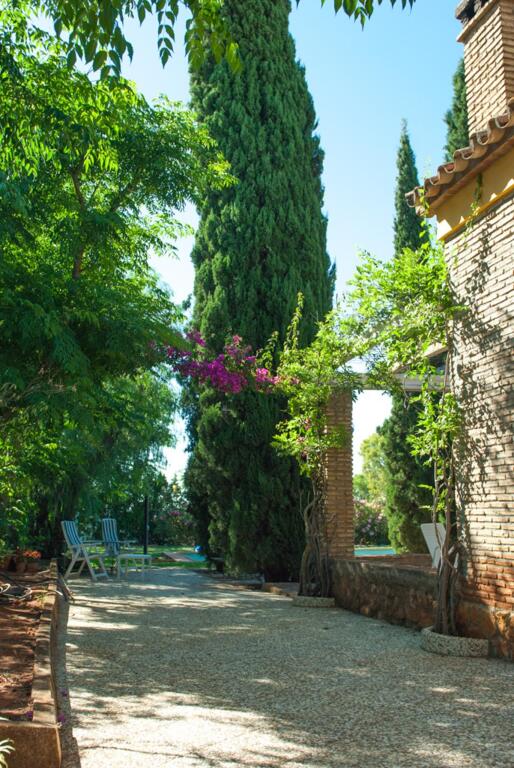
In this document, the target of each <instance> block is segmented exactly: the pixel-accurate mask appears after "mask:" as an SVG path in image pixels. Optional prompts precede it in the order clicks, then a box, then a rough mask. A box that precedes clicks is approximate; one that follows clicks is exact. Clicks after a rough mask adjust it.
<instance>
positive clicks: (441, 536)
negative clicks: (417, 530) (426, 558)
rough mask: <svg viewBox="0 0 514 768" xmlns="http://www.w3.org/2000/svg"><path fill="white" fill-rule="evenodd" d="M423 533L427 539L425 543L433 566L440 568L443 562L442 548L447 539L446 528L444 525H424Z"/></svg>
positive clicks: (422, 527)
mask: <svg viewBox="0 0 514 768" xmlns="http://www.w3.org/2000/svg"><path fill="white" fill-rule="evenodd" d="M421 533H422V534H423V536H424V537H425V542H426V545H427V547H428V551H429V552H430V556H431V558H432V566H433V567H434V568H439V563H440V562H441V548H442V546H443V542H444V540H445V537H446V528H445V527H444V525H443V524H442V523H436V524H435V525H434V523H423V524H422V526H421Z"/></svg>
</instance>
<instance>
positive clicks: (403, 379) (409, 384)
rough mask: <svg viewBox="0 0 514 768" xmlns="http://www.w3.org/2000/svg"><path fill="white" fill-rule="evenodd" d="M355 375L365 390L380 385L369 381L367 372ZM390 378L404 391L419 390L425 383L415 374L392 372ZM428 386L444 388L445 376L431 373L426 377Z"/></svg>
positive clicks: (433, 388)
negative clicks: (431, 374)
mask: <svg viewBox="0 0 514 768" xmlns="http://www.w3.org/2000/svg"><path fill="white" fill-rule="evenodd" d="M355 377H356V378H357V379H358V380H359V381H360V382H361V384H362V388H363V389H365V390H380V389H381V387H377V385H376V384H373V383H370V381H369V380H370V377H369V376H368V374H367V373H358V374H355ZM392 378H393V379H395V380H396V381H397V382H398V384H399V385H400V386H401V388H402V389H403V390H404V392H421V390H422V389H423V386H424V384H425V382H424V380H423V379H420V378H419V377H417V376H408V375H407V374H405V373H393V374H392ZM428 388H429V389H431V390H434V391H436V390H440V391H442V390H443V389H444V388H445V377H444V376H438V375H433V376H430V377H429V379H428Z"/></svg>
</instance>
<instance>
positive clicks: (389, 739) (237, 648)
mask: <svg viewBox="0 0 514 768" xmlns="http://www.w3.org/2000/svg"><path fill="white" fill-rule="evenodd" d="M70 586H71V587H72V588H73V589H74V591H75V594H76V598H77V602H76V603H75V604H74V605H72V606H71V607H70V617H69V627H68V634H67V664H68V679H69V688H70V699H68V698H67V697H66V698H65V699H64V700H63V705H64V706H65V707H67V706H68V703H69V701H70V700H71V705H72V710H73V726H74V735H75V737H76V739H77V740H78V748H79V751H80V756H81V766H82V768H107V766H108V767H109V768H127V766H137V767H138V768H241V767H242V766H245V767H246V768H275V766H287V767H288V768H300V766H302V767H303V768H344V767H346V766H351V767H352V768H368V766H369V767H370V768H371V767H374V766H376V767H377V768H421V767H422V768H500V767H501V768H505V766H506V765H509V764H510V762H511V758H512V751H511V750H512V743H514V709H513V697H512V691H513V689H514V668H513V666H512V665H510V664H508V663H506V662H502V661H496V660H491V659H489V660H486V659H451V658H440V657H438V656H433V655H430V654H427V653H425V652H424V651H422V650H420V648H419V634H418V633H417V632H415V631H413V630H410V629H406V628H402V627H397V626H391V625H389V624H386V623H383V622H381V621H377V620H374V619H367V618H365V617H363V616H360V615H355V614H352V613H348V612H346V611H342V610H339V609H304V608H303V609H302V608H296V607H293V605H292V604H291V601H290V600H289V599H288V598H285V597H280V596H275V595H271V594H267V593H262V592H252V591H248V590H243V589H236V588H234V587H230V586H229V585H227V584H226V583H223V582H222V581H217V580H215V579H212V578H211V577H209V576H208V575H202V574H200V573H198V572H194V571H191V570H186V569H183V568H160V569H154V570H153V571H150V572H149V573H147V576H146V580H145V581H143V580H142V579H141V577H140V576H135V575H132V577H131V579H130V581H125V582H123V581H122V582H121V583H118V582H115V581H109V582H99V583H97V584H93V583H91V582H90V581H89V580H87V579H80V580H75V581H71V582H70ZM63 735H64V744H65V759H64V763H63V768H78V762H77V758H76V755H74V753H73V749H71V750H70V749H69V746H70V744H71V745H72V740H71V734H70V730H69V725H68V724H67V725H65V727H64V729H63Z"/></svg>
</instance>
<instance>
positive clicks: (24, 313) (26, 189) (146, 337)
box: [0, 10, 230, 554]
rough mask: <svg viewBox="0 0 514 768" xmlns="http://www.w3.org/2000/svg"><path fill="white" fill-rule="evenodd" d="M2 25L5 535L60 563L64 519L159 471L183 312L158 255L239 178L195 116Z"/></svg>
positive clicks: (0, 414)
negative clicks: (95, 78) (188, 217)
mask: <svg viewBox="0 0 514 768" xmlns="http://www.w3.org/2000/svg"><path fill="white" fill-rule="evenodd" d="M6 14H7V12H5V14H3V16H2V21H3V22H5V19H6ZM8 15H9V20H10V23H11V31H12V36H11V37H10V36H9V35H7V33H6V27H5V26H4V27H3V28H2V30H1V34H2V35H4V42H5V41H6V40H7V42H6V44H5V45H4V46H0V56H1V57H2V65H3V66H2V77H1V78H0V96H1V98H0V113H1V114H0V124H1V125H2V131H3V134H2V143H1V149H0V181H1V183H0V214H1V215H0V255H1V258H0V293H1V295H2V302H1V304H0V422H1V424H2V428H1V430H0V507H1V515H0V520H1V524H0V538H3V539H5V540H6V541H7V543H8V544H9V545H10V546H12V545H16V544H18V543H30V544H32V545H36V544H37V545H38V546H41V547H42V548H43V549H44V550H45V552H46V553H47V554H50V553H55V552H59V543H60V530H59V520H60V519H61V518H62V517H72V516H74V515H75V514H77V513H78V512H80V515H81V520H84V522H86V523H87V520H88V519H89V518H91V519H93V518H95V516H96V519H97V518H98V516H99V513H100V512H101V510H102V508H103V505H104V504H105V502H106V500H109V498H110V495H111V494H116V493H121V494H123V493H127V492H128V489H130V487H131V485H132V486H133V485H134V484H136V483H137V478H138V477H139V476H140V475H144V474H145V473H148V472H149V473H150V474H152V472H153V473H154V474H155V473H156V472H157V471H158V467H159V464H160V448H161V446H164V445H169V444H170V443H171V442H172V436H171V434H170V427H169V424H170V420H171V415H172V413H173V411H174V409H175V405H176V403H175V399H176V398H175V396H174V395H173V393H172V392H171V391H170V389H169V384H168V380H167V376H168V375H169V374H167V373H165V371H164V370H161V369H160V368H159V366H158V365H157V363H158V356H157V354H156V352H155V351H154V348H153V346H152V345H155V344H157V345H166V344H170V343H173V342H174V341H175V340H176V338H177V332H176V330H175V329H176V327H177V325H178V324H179V323H180V322H181V319H182V315H181V312H180V311H179V310H178V308H177V307H176V306H175V305H174V304H173V302H172V300H171V298H170V296H169V294H168V292H167V290H165V289H164V288H163V287H162V286H161V285H160V284H159V281H158V279H157V277H156V275H155V274H154V273H153V272H152V270H151V269H150V268H149V266H148V261H147V258H148V253H149V252H150V251H153V252H156V253H161V254H168V255H173V250H174V249H173V239H174V238H175V236H176V234H177V233H178V232H180V227H179V226H178V225H177V224H176V219H175V211H176V209H180V208H181V207H182V206H183V205H184V204H185V203H186V202H187V201H193V202H197V201H198V200H200V199H202V198H203V196H204V194H205V191H206V188H207V187H208V186H210V185H214V186H223V185H224V184H226V183H229V180H230V179H229V176H228V174H227V166H226V163H225V161H224V160H223V159H222V158H221V156H220V154H219V152H218V151H217V150H216V148H215V146H214V144H213V142H212V140H211V139H210V137H209V136H208V135H207V133H206V131H205V130H204V129H201V128H199V127H198V125H197V124H196V122H195V120H194V118H193V116H192V115H191V114H189V113H188V112H186V111H184V110H182V109H180V108H178V107H175V106H172V105H170V104H169V103H167V102H165V101H163V102H160V103H158V104H155V105H153V106H151V105H149V104H148V103H147V102H146V101H145V100H144V99H143V98H142V97H141V96H140V95H138V94H137V93H136V92H135V91H134V89H133V87H132V86H131V85H130V84H129V83H127V82H126V81H124V80H122V79H117V80H112V81H105V82H99V83H96V84H95V83H92V82H91V81H90V80H89V79H88V77H86V76H85V75H83V74H81V73H79V72H77V71H75V70H70V69H69V67H68V64H67V62H66V60H65V59H64V57H63V55H62V53H61V51H60V48H59V45H58V44H56V43H55V41H53V40H52V39H51V38H49V37H48V36H46V35H44V34H41V35H40V36H38V35H35V33H34V31H33V30H32V29H31V28H30V26H28V22H27V20H26V19H25V18H23V16H22V15H20V13H19V12H18V11H15V10H13V11H11V12H10V13H9V14H8ZM9 41H12V44H11V42H9ZM152 468H153V469H152ZM141 482H142V481H141Z"/></svg>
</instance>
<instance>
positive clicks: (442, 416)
mask: <svg viewBox="0 0 514 768" xmlns="http://www.w3.org/2000/svg"><path fill="white" fill-rule="evenodd" d="M462 309H463V308H462V307H460V306H458V305H456V304H455V301H454V298H453V294H452V291H451V286H450V284H449V280H448V277H447V269H446V263H445V258H444V254H443V250H442V246H441V244H440V243H438V242H435V241H434V240H433V239H432V237H431V233H430V231H428V230H427V232H426V235H425V237H424V238H422V241H421V245H420V246H419V247H418V248H417V250H412V249H409V248H406V249H404V250H403V251H402V252H401V253H400V254H398V255H397V256H396V257H395V258H394V259H392V260H391V261H389V262H386V263H383V262H381V261H379V260H377V259H375V258H373V257H372V256H370V255H369V254H362V256H361V262H360V264H359V266H358V269H357V272H356V276H355V278H354V280H353V281H352V290H351V292H350V294H349V296H348V298H347V300H346V302H345V303H344V304H341V305H340V306H339V307H338V308H337V310H336V311H335V312H334V313H332V314H331V315H329V316H328V318H327V320H326V321H325V322H324V323H322V324H320V326H319V329H318V334H317V336H316V338H315V339H314V341H313V343H312V344H311V345H310V346H309V347H308V348H307V349H302V350H296V348H295V345H294V343H291V341H288V343H287V344H286V346H285V349H284V351H283V353H282V358H281V363H280V365H279V368H278V372H279V376H280V380H281V384H280V386H281V388H283V389H284V391H285V393H286V394H287V396H288V413H289V417H288V418H287V419H286V420H284V421H283V422H282V423H281V424H280V425H279V428H278V433H277V436H276V443H277V445H278V447H279V448H280V449H281V450H282V451H285V452H287V453H288V454H290V455H293V456H294V457H295V458H296V459H297V460H298V461H299V462H300V463H301V466H302V468H303V470H304V471H305V472H306V473H307V474H309V476H310V477H311V478H312V479H313V484H314V487H315V491H317V492H316V493H315V494H314V500H315V505H316V508H317V510H318V511H317V512H315V511H314V512H313V511H312V509H311V511H310V513H309V514H310V517H309V520H308V521H307V522H308V526H310V527H311V529H312V528H313V527H314V529H315V531H316V535H318V533H317V532H319V530H320V528H322V526H321V524H320V522H319V521H320V520H321V522H322V521H323V515H324V498H323V491H322V488H323V458H324V455H325V453H326V450H327V448H330V447H336V446H338V445H343V444H344V434H342V433H341V430H330V428H329V424H328V422H327V417H326V415H325V409H326V407H327V404H328V402H329V398H330V396H331V394H332V393H333V392H334V390H337V389H338V388H341V389H344V390H350V389H351V390H353V391H356V390H358V388H359V383H358V380H357V381H356V380H355V376H354V375H352V374H351V372H350V371H349V370H348V367H347V366H348V361H350V360H353V359H355V358H363V359H364V360H365V361H366V363H367V368H368V381H369V383H370V384H374V385H375V386H376V388H377V389H386V390H389V391H391V392H393V393H395V394H396V396H398V397H399V396H400V388H399V385H398V382H397V380H396V378H395V375H394V371H395V370H397V369H398V368H399V367H401V368H402V369H403V371H404V372H405V374H406V375H407V376H414V377H418V378H419V379H420V382H421V390H422V391H421V395H420V397H419V400H418V401H417V403H418V405H417V408H419V416H418V419H417V427H416V430H415V432H414V433H411V434H410V435H409V437H408V440H409V442H410V444H411V446H412V453H413V454H414V455H415V456H416V457H417V459H418V460H419V461H420V462H421V463H423V464H424V465H426V466H427V467H435V471H434V477H435V489H434V491H433V516H434V515H435V516H436V517H437V516H439V515H440V514H441V513H444V514H445V520H446V521H447V520H448V517H447V508H448V505H449V503H450V502H451V495H452V483H451V477H450V480H448V477H449V473H448V460H449V456H450V453H451V451H450V450H449V446H450V445H451V441H452V440H453V439H454V437H455V435H456V434H457V432H458V429H459V412H458V408H457V406H456V403H455V399H454V398H453V397H452V396H451V395H450V394H449V393H447V392H444V391H441V389H437V388H436V382H437V381H439V379H440V377H439V379H438V378H437V377H438V374H439V373H440V370H439V368H438V364H437V362H435V361H434V362H431V361H430V360H429V359H428V358H427V355H426V352H427V350H428V349H429V347H431V346H432V345H433V344H437V343H439V344H442V345H444V344H448V343H449V329H450V327H451V323H452V321H453V318H454V317H455V316H456V314H457V313H458V312H460V311H462ZM297 323H298V319H297V318H295V320H294V322H293V326H292V338H293V341H294V338H295V324H296V325H297ZM434 388H435V389H434ZM375 442H379V441H375ZM380 442H381V441H380ZM383 451H384V453H386V451H385V449H384V446H383V445H381V446H380V451H379V456H380V459H379V466H380V465H381V466H382V469H383V468H384V463H385V461H384V457H383V456H382V452H383ZM375 458H377V457H374V460H375ZM385 458H386V459H387V453H386V457H385ZM450 475H451V473H450ZM361 485H363V483H362V482H361ZM320 489H321V490H320ZM313 520H317V521H318V522H317V524H316V525H314V526H313ZM450 522H451V521H450ZM318 539H319V535H318ZM318 549H319V547H318Z"/></svg>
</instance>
